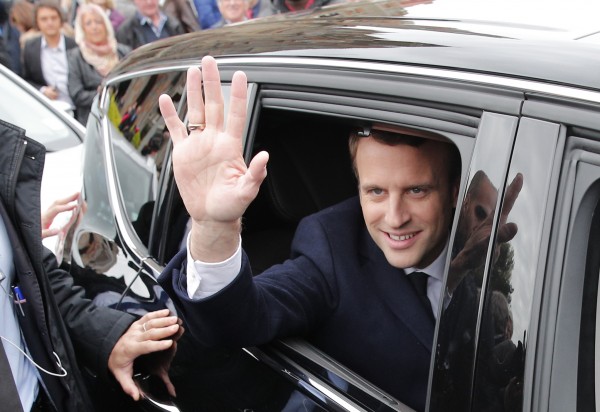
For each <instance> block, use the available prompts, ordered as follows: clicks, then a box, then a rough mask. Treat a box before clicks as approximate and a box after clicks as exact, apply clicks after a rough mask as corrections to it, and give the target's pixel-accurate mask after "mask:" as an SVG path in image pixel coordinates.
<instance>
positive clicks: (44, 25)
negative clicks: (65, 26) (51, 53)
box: [37, 7, 62, 37]
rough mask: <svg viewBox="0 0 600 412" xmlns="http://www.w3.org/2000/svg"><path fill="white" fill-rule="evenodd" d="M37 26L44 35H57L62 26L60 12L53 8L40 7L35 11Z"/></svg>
mask: <svg viewBox="0 0 600 412" xmlns="http://www.w3.org/2000/svg"><path fill="white" fill-rule="evenodd" d="M37 26H38V27H39V29H40V31H41V32H42V34H43V35H44V36H46V37H54V36H57V35H59V34H60V29H61V26H62V21H61V20H60V14H58V11H56V10H55V9H53V8H50V7H40V8H39V9H38V12H37Z"/></svg>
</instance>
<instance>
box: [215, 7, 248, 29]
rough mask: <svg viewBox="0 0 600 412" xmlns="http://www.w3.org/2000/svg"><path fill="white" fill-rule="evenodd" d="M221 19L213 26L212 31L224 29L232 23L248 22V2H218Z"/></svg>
mask: <svg viewBox="0 0 600 412" xmlns="http://www.w3.org/2000/svg"><path fill="white" fill-rule="evenodd" d="M217 1H218V4H219V11H220V12H221V16H222V17H221V19H220V20H219V21H218V22H216V23H215V24H213V25H212V27H211V29H216V28H219V27H223V26H225V25H227V24H231V23H239V22H242V21H244V20H248V14H247V13H248V6H249V3H248V0H217Z"/></svg>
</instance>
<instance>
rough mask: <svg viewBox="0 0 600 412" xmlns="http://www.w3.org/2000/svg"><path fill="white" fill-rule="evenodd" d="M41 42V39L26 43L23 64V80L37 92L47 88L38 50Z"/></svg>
mask: <svg viewBox="0 0 600 412" xmlns="http://www.w3.org/2000/svg"><path fill="white" fill-rule="evenodd" d="M40 41H41V40H40V39H39V38H33V39H30V40H28V41H27V42H26V43H25V46H24V47H23V62H22V68H23V78H24V79H25V80H26V81H27V82H28V83H29V84H31V85H32V86H33V87H35V88H36V89H37V90H40V89H41V88H42V87H43V86H47V85H46V82H45V80H44V79H43V74H42V73H41V60H40V59H41V57H40V51H39V48H38V43H39V42H40Z"/></svg>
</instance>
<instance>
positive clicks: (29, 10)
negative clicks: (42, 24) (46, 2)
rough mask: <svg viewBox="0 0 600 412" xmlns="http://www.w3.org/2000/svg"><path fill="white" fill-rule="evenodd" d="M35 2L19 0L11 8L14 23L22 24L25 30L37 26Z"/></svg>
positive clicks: (11, 17) (11, 18)
mask: <svg viewBox="0 0 600 412" xmlns="http://www.w3.org/2000/svg"><path fill="white" fill-rule="evenodd" d="M33 7H34V6H33V4H31V3H30V2H28V1H27V0H17V1H16V2H15V3H14V4H13V5H12V7H11V8H10V20H11V22H12V23H13V24H21V25H23V27H24V28H25V31H27V30H30V29H32V28H33V27H35V22H34V19H33Z"/></svg>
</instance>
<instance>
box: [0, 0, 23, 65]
mask: <svg viewBox="0 0 600 412" xmlns="http://www.w3.org/2000/svg"><path fill="white" fill-rule="evenodd" d="M19 37H20V36H19V30H17V28H16V27H15V26H14V25H13V24H12V23H11V22H10V18H9V7H8V3H5V2H3V1H0V38H1V39H2V42H3V43H4V51H5V52H6V54H7V56H8V60H5V61H3V63H2V65H3V66H6V67H8V68H9V69H11V70H12V71H13V72H15V73H17V74H18V75H20V74H21V47H20V46H19ZM5 58H6V57H5Z"/></svg>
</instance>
